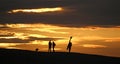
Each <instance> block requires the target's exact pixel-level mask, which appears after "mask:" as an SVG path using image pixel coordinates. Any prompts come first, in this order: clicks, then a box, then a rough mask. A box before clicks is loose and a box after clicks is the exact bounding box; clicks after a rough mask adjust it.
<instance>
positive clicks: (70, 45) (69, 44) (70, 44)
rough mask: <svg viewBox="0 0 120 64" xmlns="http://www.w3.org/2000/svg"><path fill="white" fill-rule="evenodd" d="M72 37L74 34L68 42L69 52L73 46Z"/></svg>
mask: <svg viewBox="0 0 120 64" xmlns="http://www.w3.org/2000/svg"><path fill="white" fill-rule="evenodd" d="M71 39H72V36H71V37H70V40H69V43H68V45H67V50H68V52H69V53H70V51H71V47H72V42H71Z"/></svg>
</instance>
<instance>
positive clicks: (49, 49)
mask: <svg viewBox="0 0 120 64" xmlns="http://www.w3.org/2000/svg"><path fill="white" fill-rule="evenodd" d="M51 46H52V43H51V40H50V41H49V43H48V52H51Z"/></svg>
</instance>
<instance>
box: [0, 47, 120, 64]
mask: <svg viewBox="0 0 120 64" xmlns="http://www.w3.org/2000/svg"><path fill="white" fill-rule="evenodd" d="M0 64H120V58H115V57H107V56H99V55H90V54H80V53H66V52H56V53H48V52H34V51H27V50H17V49H0Z"/></svg>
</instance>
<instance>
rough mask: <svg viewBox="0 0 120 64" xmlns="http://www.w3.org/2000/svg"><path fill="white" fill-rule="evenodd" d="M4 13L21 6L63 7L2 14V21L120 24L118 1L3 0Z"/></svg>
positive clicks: (0, 3)
mask: <svg viewBox="0 0 120 64" xmlns="http://www.w3.org/2000/svg"><path fill="white" fill-rule="evenodd" d="M0 5H1V6H0V9H1V12H6V11H10V10H12V9H19V8H41V7H42V8H43V7H63V8H65V10H67V11H65V12H61V13H59V12H53V13H42V14H34V13H31V14H27V13H16V14H7V13H1V15H0V18H1V19H0V23H1V24H6V23H46V24H54V25H60V26H70V27H82V26H100V27H113V26H119V25H120V18H119V17H120V13H119V11H120V8H119V6H120V4H119V1H118V0H104V1H103V0H64V1H55V0H52V1H50V0H29V1H28V0H19V1H16V0H2V1H1V2H0Z"/></svg>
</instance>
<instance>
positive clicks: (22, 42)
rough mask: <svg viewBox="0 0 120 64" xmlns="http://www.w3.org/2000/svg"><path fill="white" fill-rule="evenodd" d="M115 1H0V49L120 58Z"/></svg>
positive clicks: (119, 38)
mask: <svg viewBox="0 0 120 64" xmlns="http://www.w3.org/2000/svg"><path fill="white" fill-rule="evenodd" d="M119 6H120V4H119V1H118V0H104V1H103V0H0V48H8V49H9V48H10V49H11V48H15V49H25V50H35V48H39V49H40V51H47V49H48V48H47V47H48V46H47V45H48V41H49V40H52V41H55V43H56V48H55V49H56V51H65V52H66V46H67V44H68V41H69V37H70V36H73V39H72V43H73V47H72V52H79V53H87V54H97V55H105V56H115V57H120V52H119V49H120V13H119V11H120V8H119Z"/></svg>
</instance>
